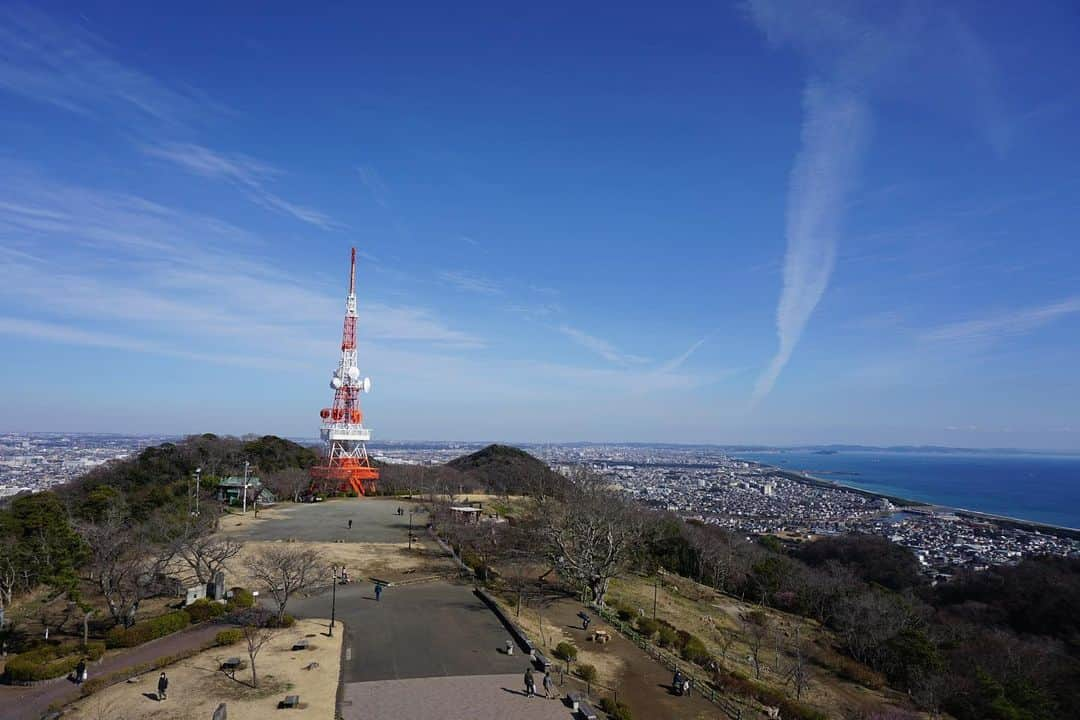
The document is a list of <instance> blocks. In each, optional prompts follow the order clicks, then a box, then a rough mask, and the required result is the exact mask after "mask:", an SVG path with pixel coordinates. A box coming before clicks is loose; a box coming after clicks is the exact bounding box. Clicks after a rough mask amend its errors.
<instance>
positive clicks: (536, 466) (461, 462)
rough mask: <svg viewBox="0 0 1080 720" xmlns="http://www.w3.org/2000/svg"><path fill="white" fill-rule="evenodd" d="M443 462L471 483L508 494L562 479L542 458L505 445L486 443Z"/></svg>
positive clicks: (564, 480)
mask: <svg viewBox="0 0 1080 720" xmlns="http://www.w3.org/2000/svg"><path fill="white" fill-rule="evenodd" d="M446 465H447V467H449V468H451V469H453V470H456V471H457V472H459V473H461V474H462V475H464V476H465V478H466V479H467V480H468V481H471V484H473V485H476V486H479V487H482V488H486V489H488V490H490V491H491V492H496V493H503V492H505V493H508V494H510V495H522V494H526V493H528V492H529V491H530V490H531V489H532V488H533V487H535V485H536V484H537V483H544V484H546V485H548V486H549V487H551V486H561V485H562V484H563V483H565V482H566V479H565V478H563V476H562V475H559V474H558V473H556V472H554V471H552V470H551V468H549V467H548V466H547V465H546V464H545V463H544V462H543V461H541V460H538V459H537V458H535V457H533V456H532V455H530V454H529V453H527V452H525V451H524V450H521V449H519V448H516V447H511V446H509V445H488V446H487V447H485V448H483V449H482V450H478V451H477V452H474V453H472V454H470V455H464V456H462V457H459V458H456V459H454V460H451V461H450V462H448V463H447V464H446Z"/></svg>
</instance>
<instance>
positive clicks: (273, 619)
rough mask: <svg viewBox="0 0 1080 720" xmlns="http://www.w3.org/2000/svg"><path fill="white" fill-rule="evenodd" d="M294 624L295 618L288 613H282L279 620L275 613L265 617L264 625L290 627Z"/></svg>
mask: <svg viewBox="0 0 1080 720" xmlns="http://www.w3.org/2000/svg"><path fill="white" fill-rule="evenodd" d="M295 624H296V618H294V617H293V616H292V615H290V614H289V613H285V614H284V615H282V616H281V619H280V620H278V618H277V615H271V616H270V617H268V618H267V619H266V627H272V628H291V627H292V626H293V625H295Z"/></svg>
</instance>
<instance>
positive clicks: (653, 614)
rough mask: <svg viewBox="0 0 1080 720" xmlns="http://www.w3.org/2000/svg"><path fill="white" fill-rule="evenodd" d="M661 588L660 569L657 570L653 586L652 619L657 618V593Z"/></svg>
mask: <svg viewBox="0 0 1080 720" xmlns="http://www.w3.org/2000/svg"><path fill="white" fill-rule="evenodd" d="M659 589H660V570H659V569H657V571H656V580H655V581H654V582H653V586H652V619H653V620H655V619H656V593H657V591H658V590H659Z"/></svg>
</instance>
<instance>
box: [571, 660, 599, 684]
mask: <svg viewBox="0 0 1080 720" xmlns="http://www.w3.org/2000/svg"><path fill="white" fill-rule="evenodd" d="M574 674H575V675H577V676H578V677H579V678H581V679H582V680H584V681H585V682H589V683H591V682H596V675H597V672H596V668H595V667H594V666H592V665H588V664H586V663H582V664H580V665H578V666H577V667H576V668H574Z"/></svg>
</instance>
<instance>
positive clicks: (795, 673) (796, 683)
mask: <svg viewBox="0 0 1080 720" xmlns="http://www.w3.org/2000/svg"><path fill="white" fill-rule="evenodd" d="M800 630H801V628H798V627H797V628H795V643H794V657H793V658H792V661H791V666H790V667H789V668H788V671H787V678H786V682H787V683H789V684H791V685H792V687H794V688H795V699H796V700H802V694H803V691H804V690H806V687H807V685H809V684H810V668H809V666H808V665H807V662H806V656H804V655H803V648H802V637H801V634H800Z"/></svg>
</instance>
